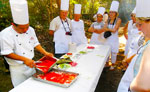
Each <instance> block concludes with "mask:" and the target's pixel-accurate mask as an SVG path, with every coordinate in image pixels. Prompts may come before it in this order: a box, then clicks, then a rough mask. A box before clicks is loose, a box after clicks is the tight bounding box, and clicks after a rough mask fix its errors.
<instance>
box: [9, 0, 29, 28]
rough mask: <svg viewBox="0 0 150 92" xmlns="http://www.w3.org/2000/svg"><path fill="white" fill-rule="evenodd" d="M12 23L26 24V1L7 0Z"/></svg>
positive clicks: (27, 16) (27, 18) (27, 17)
mask: <svg viewBox="0 0 150 92" xmlns="http://www.w3.org/2000/svg"><path fill="white" fill-rule="evenodd" d="M9 2H10V7H11V13H12V17H13V21H14V23H16V24H21V25H24V24H28V23H29V15H28V4H27V1H26V0H9Z"/></svg>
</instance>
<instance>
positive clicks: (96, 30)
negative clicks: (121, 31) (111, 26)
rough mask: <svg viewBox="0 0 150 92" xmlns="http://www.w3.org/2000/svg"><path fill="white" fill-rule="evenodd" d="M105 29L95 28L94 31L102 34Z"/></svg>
mask: <svg viewBox="0 0 150 92" xmlns="http://www.w3.org/2000/svg"><path fill="white" fill-rule="evenodd" d="M104 31H105V29H104V28H102V29H95V30H94V32H95V33H97V34H100V33H103V32H104Z"/></svg>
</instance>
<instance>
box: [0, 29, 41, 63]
mask: <svg viewBox="0 0 150 92" xmlns="http://www.w3.org/2000/svg"><path fill="white" fill-rule="evenodd" d="M0 45H1V55H8V54H11V53H15V54H17V55H20V56H24V57H27V58H30V59H32V58H33V57H34V47H36V46H37V45H39V41H38V39H37V37H36V34H35V32H34V29H33V28H32V27H29V29H28V31H27V32H26V33H23V34H19V33H17V32H16V31H15V30H14V29H13V27H12V26H9V27H8V28H6V29H4V30H3V31H2V32H1V42H0ZM5 58H6V57H5ZM6 60H7V62H8V64H10V65H16V64H22V63H23V62H22V61H18V60H12V59H9V58H6Z"/></svg>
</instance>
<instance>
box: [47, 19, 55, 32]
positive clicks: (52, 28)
mask: <svg viewBox="0 0 150 92" xmlns="http://www.w3.org/2000/svg"><path fill="white" fill-rule="evenodd" d="M49 30H53V31H55V30H56V21H55V19H53V20H52V21H51V22H50V26H49Z"/></svg>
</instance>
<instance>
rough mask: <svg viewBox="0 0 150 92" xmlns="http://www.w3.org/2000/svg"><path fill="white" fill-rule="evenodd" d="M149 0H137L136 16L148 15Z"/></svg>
mask: <svg viewBox="0 0 150 92" xmlns="http://www.w3.org/2000/svg"><path fill="white" fill-rule="evenodd" d="M149 9H150V0H137V2H136V17H150V12H149Z"/></svg>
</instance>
